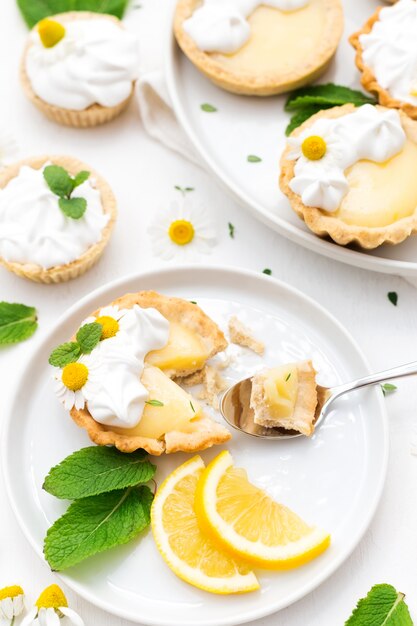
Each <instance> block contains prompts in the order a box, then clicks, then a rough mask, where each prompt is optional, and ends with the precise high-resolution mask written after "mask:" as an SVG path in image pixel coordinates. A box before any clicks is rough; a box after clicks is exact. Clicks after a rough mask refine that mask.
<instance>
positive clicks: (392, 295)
mask: <svg viewBox="0 0 417 626" xmlns="http://www.w3.org/2000/svg"><path fill="white" fill-rule="evenodd" d="M387 297H388V300H389V301H390V302H391V304H393V305H394V306H397V304H398V293H397V292H396V291H389V292H388V293H387Z"/></svg>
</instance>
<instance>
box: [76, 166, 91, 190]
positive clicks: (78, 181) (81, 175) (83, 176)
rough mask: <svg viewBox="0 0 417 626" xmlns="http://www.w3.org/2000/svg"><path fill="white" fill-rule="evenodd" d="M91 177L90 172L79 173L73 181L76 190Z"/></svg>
mask: <svg viewBox="0 0 417 626" xmlns="http://www.w3.org/2000/svg"><path fill="white" fill-rule="evenodd" d="M89 177H90V172H87V171H85V170H83V171H82V172H78V174H76V176H75V178H74V180H73V186H74V189H75V188H76V187H79V186H80V185H82V184H83V183H85V181H86V180H87V179H88V178H89Z"/></svg>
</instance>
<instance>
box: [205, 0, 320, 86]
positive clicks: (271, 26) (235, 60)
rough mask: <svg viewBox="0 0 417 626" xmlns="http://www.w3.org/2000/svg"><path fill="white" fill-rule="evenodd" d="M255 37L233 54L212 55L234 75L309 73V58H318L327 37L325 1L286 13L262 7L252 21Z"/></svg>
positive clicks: (251, 37) (251, 17) (250, 22)
mask: <svg viewBox="0 0 417 626" xmlns="http://www.w3.org/2000/svg"><path fill="white" fill-rule="evenodd" d="M248 22H249V25H250V29H251V36H250V39H249V40H248V41H247V43H246V44H245V45H244V46H243V47H242V48H240V50H238V51H237V52H235V53H233V54H220V53H214V52H213V53H210V56H211V57H212V58H213V59H215V60H216V61H219V62H221V64H222V65H223V67H225V68H227V69H228V70H230V71H231V72H238V73H239V72H242V73H248V74H254V76H258V75H261V74H268V73H271V74H277V75H278V74H282V75H283V76H285V75H286V74H287V73H288V74H290V73H293V72H294V70H295V69H296V68H300V70H301V69H302V70H303V71H304V76H305V71H306V59H309V58H311V57H313V56H314V57H315V56H316V54H317V46H318V43H319V42H320V41H321V39H322V37H323V36H324V32H325V24H326V10H325V6H324V2H323V0H311V2H310V3H309V4H308V5H307V6H306V7H304V8H301V9H298V10H296V11H289V12H284V11H281V10H279V9H274V8H270V7H265V6H261V7H258V8H257V9H256V10H255V11H254V12H253V14H252V15H251V16H250V17H249V18H248Z"/></svg>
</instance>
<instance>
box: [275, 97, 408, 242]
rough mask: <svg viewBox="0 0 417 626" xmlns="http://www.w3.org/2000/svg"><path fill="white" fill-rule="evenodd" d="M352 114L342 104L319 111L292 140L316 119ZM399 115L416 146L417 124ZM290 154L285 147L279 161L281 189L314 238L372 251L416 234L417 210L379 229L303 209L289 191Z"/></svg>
mask: <svg viewBox="0 0 417 626" xmlns="http://www.w3.org/2000/svg"><path fill="white" fill-rule="evenodd" d="M354 111H355V107H354V105H353V104H345V105H344V106H341V107H334V108H332V109H327V110H323V111H320V112H319V113H316V114H315V115H313V116H312V117H310V118H309V119H308V120H307V121H306V122H304V124H302V125H301V126H299V127H298V128H297V129H296V130H294V131H293V132H292V133H291V136H292V137H297V136H298V135H299V134H301V133H302V132H303V131H304V130H306V129H307V128H310V127H311V126H312V125H313V124H314V123H315V122H316V121H317V120H318V119H321V118H328V119H337V118H338V117H343V116H344V115H348V114H349V113H353V112H354ZM399 115H400V117H401V123H402V126H403V128H404V130H405V132H406V135H407V138H408V139H411V140H412V141H413V142H414V143H415V144H417V124H416V122H415V121H413V120H412V119H410V117H408V115H406V114H405V113H403V112H402V111H399ZM290 152H291V147H290V146H288V145H287V147H286V149H285V151H284V153H283V155H282V157H281V174H280V180H279V183H280V188H281V191H282V192H283V193H284V194H285V195H286V196H287V197H288V199H289V201H290V204H291V207H292V208H293V209H294V211H295V212H296V213H297V215H298V216H299V217H300V218H301V219H302V220H304V222H305V223H306V225H307V226H308V227H309V228H310V230H312V231H313V233H315V234H316V235H319V236H320V237H326V236H330V237H331V238H332V239H333V241H335V242H336V243H338V244H340V245H342V246H345V245H347V244H350V243H356V244H358V245H359V246H361V247H362V248H364V249H366V250H371V249H373V248H377V247H378V246H380V245H382V244H384V243H389V244H392V245H395V244H398V243H401V242H402V241H404V240H405V239H407V238H408V237H409V236H410V235H412V234H414V233H416V232H417V206H416V210H415V211H414V213H413V214H412V215H410V216H408V217H404V218H402V219H400V220H398V221H396V222H394V223H393V224H390V225H388V226H381V227H366V226H356V225H353V224H347V223H345V222H344V221H342V220H341V219H340V218H338V217H337V216H334V215H332V213H327V212H325V211H323V210H321V209H319V208H315V207H308V206H305V204H304V203H303V202H302V200H301V197H300V196H299V195H298V194H296V193H295V192H294V191H292V189H291V188H290V182H291V180H292V179H293V177H294V167H295V164H296V161H295V160H293V159H289V158H288V156H289V153H290Z"/></svg>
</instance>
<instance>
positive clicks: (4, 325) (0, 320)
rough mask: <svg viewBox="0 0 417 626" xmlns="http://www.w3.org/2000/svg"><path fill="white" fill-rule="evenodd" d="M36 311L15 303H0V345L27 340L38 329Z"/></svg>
mask: <svg viewBox="0 0 417 626" xmlns="http://www.w3.org/2000/svg"><path fill="white" fill-rule="evenodd" d="M37 319H38V318H37V315H36V309H35V308H34V307H31V306H26V304H19V303H17V302H15V303H12V302H4V301H3V302H0V345H7V344H13V343H19V342H20V341H24V340H25V339H29V337H31V336H32V335H33V333H34V332H35V330H36V329H37V327H38V322H37Z"/></svg>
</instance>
